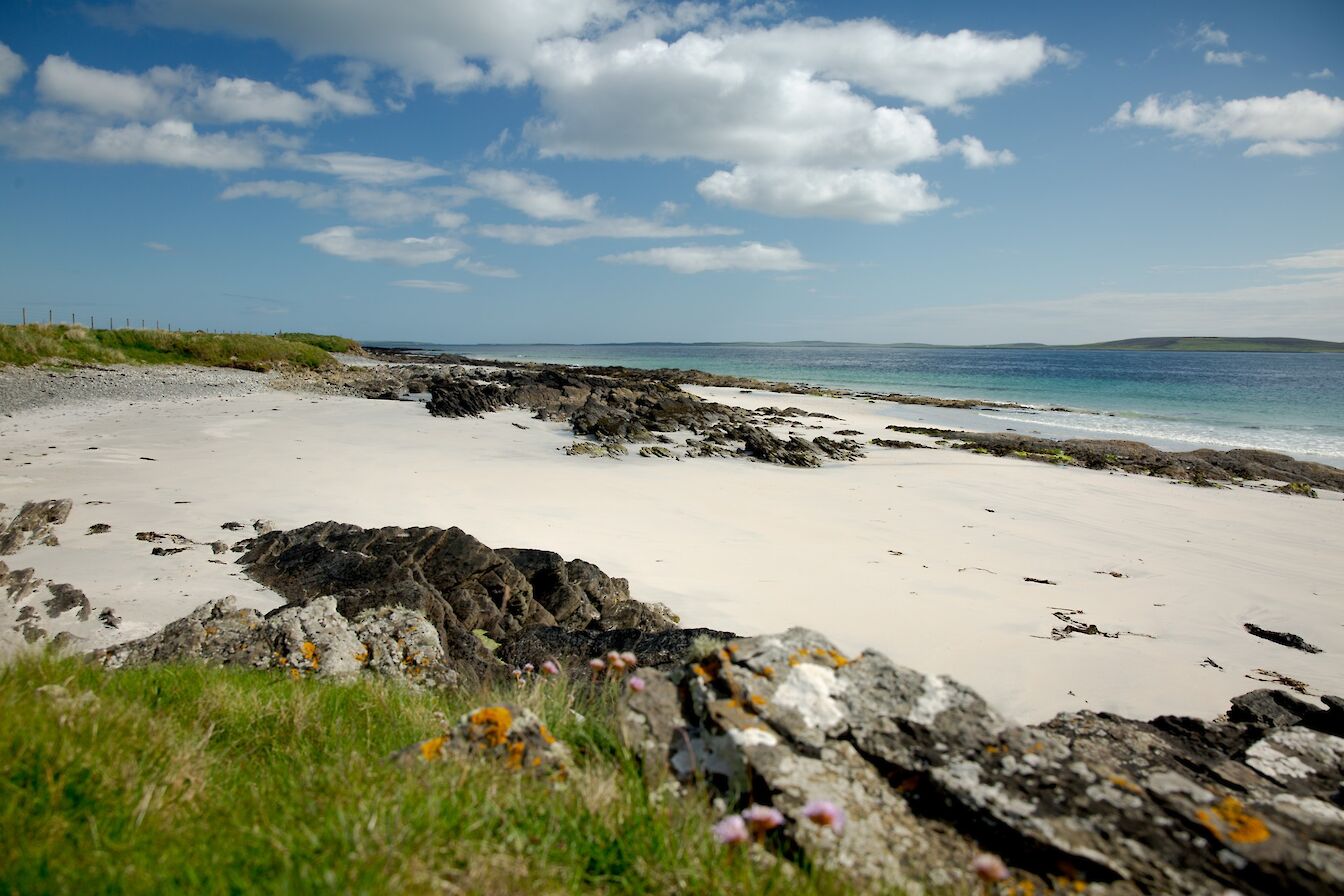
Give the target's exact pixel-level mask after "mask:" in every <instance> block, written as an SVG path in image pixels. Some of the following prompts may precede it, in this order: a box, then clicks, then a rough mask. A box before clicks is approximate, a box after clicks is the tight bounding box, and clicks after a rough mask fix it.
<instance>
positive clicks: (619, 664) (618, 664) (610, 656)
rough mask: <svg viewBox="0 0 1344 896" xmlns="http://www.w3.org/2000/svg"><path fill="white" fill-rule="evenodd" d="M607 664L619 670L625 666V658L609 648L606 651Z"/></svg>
mask: <svg viewBox="0 0 1344 896" xmlns="http://www.w3.org/2000/svg"><path fill="white" fill-rule="evenodd" d="M607 665H608V666H610V667H611V668H612V669H615V670H616V671H617V672H620V671H621V670H622V669H624V668H625V660H623V659H621V655H620V654H619V653H617V652H616V651H614V650H609V651H607Z"/></svg>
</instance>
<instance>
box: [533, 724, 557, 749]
mask: <svg viewBox="0 0 1344 896" xmlns="http://www.w3.org/2000/svg"><path fill="white" fill-rule="evenodd" d="M537 731H538V732H540V734H541V739H542V740H544V741H546V743H548V744H553V743H555V735H554V734H552V733H551V729H549V728H547V727H546V723H544V722H543V723H542V724H541V725H540V726H538V728H537Z"/></svg>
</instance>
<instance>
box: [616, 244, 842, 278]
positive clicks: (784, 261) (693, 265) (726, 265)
mask: <svg viewBox="0 0 1344 896" xmlns="http://www.w3.org/2000/svg"><path fill="white" fill-rule="evenodd" d="M602 260H603V261H607V262H613V263H617V264H643V265H651V266H655V267H664V268H667V269H668V270H670V271H675V272H676V273H678V274H700V273H703V272H705V271H804V270H807V269H809V268H813V267H816V265H814V264H812V263H811V262H809V261H808V260H806V259H805V258H803V256H802V253H800V252H799V251H798V250H797V249H795V248H794V247H793V246H790V245H787V244H786V245H782V246H766V245H762V244H761V243H742V244H741V245H740V246H662V247H659V248H657V249H643V250H641V251H638V252H624V253H621V254H619V255H604V256H602Z"/></svg>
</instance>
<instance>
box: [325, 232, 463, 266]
mask: <svg viewBox="0 0 1344 896" xmlns="http://www.w3.org/2000/svg"><path fill="white" fill-rule="evenodd" d="M363 233H364V228H362V227H347V226H341V227H328V228H327V229H326V230H321V231H318V232H317V233H310V234H308V235H307V236H305V237H302V238H301V239H300V240H299V242H301V243H303V244H304V245H308V246H312V247H313V248H314V249H317V250H318V251H320V252H325V253H326V254H328V255H335V256H338V257H340V258H348V259H350V260H351V261H388V262H392V263H393V264H402V265H407V266H409V267H416V266H418V265H422V264H442V263H443V262H447V261H452V260H453V259H454V258H456V257H457V256H459V255H461V254H462V253H463V252H464V251H465V250H466V246H465V245H464V244H463V243H462V241H461V240H458V239H454V238H453V237H448V236H428V237H411V236H408V237H404V238H402V239H399V240H382V239H375V238H371V237H365V236H363V235H362V234H363Z"/></svg>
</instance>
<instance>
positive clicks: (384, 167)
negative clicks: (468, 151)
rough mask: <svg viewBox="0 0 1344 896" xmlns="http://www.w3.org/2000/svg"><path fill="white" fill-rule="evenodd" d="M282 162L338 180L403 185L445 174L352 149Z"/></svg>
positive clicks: (294, 156)
mask: <svg viewBox="0 0 1344 896" xmlns="http://www.w3.org/2000/svg"><path fill="white" fill-rule="evenodd" d="M281 162H282V163H283V164H284V165H286V166H288V167H290V168H294V169H296V170H299V171H310V172H313V173H315V174H329V175H331V176H332V177H338V178H340V179H341V180H347V181H358V182H360V183H366V184H404V183H411V182H413V181H418V180H428V179H429V178H432V177H443V176H444V175H446V174H447V173H448V172H447V171H444V170H443V169H442V168H436V167H434V166H433V165H427V164H425V163H424V162H407V161H403V160H401V159H388V158H384V157H382V156H368V155H362V154H360V153H354V152H327V153H320V154H317V155H303V154H300V153H287V154H286V155H285V156H284V158H283V159H281Z"/></svg>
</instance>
